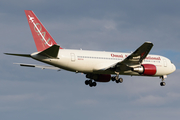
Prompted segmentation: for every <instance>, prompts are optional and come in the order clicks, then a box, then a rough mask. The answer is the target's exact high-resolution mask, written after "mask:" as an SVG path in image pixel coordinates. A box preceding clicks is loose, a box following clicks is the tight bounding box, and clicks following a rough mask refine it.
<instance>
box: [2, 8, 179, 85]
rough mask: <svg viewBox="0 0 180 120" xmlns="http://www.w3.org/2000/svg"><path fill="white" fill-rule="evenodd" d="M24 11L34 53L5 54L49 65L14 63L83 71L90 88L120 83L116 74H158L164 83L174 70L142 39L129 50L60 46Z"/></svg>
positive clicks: (36, 20) (30, 12)
mask: <svg viewBox="0 0 180 120" xmlns="http://www.w3.org/2000/svg"><path fill="white" fill-rule="evenodd" d="M25 14H26V17H27V20H28V23H29V27H30V29H31V32H32V36H33V38H34V42H35V44H36V48H37V52H34V53H32V54H14V53H4V54H6V55H14V56H21V57H28V58H32V59H35V60H37V61H40V62H43V63H46V64H49V65H48V66H42V65H35V64H26V63H16V64H19V65H20V66H25V67H37V68H42V69H55V70H61V69H64V70H67V71H71V72H75V73H84V74H85V75H86V78H87V79H88V80H86V81H85V84H86V85H89V86H90V87H95V86H96V85H97V83H96V82H110V81H116V83H122V82H123V78H120V77H119V75H130V76H149V77H159V78H160V79H161V82H160V85H161V86H165V85H166V83H165V82H164V80H165V78H167V75H169V74H171V73H173V72H174V71H175V70H176V67H175V65H174V64H173V63H172V62H171V61H170V60H169V59H168V58H166V57H163V56H160V55H150V54H149V52H150V50H151V48H152V47H153V43H151V42H144V43H143V44H142V45H141V46H140V47H139V48H137V49H136V50H135V51H134V52H132V53H123V52H105V51H102V52H101V51H89V50H75V49H63V48H62V47H60V45H58V44H57V43H56V42H55V40H54V39H53V38H52V37H51V35H50V34H49V33H48V31H47V30H46V28H45V27H44V26H43V24H42V23H41V22H40V21H39V19H38V18H37V17H36V15H35V14H34V12H33V11H31V10H25ZM111 75H112V76H111Z"/></svg>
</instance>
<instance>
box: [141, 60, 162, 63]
mask: <svg viewBox="0 0 180 120" xmlns="http://www.w3.org/2000/svg"><path fill="white" fill-rule="evenodd" d="M144 62H156V63H160V61H159V60H158V61H157V60H156V61H153V60H144Z"/></svg>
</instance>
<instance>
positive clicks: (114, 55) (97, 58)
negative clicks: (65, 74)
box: [31, 49, 176, 76]
mask: <svg viewBox="0 0 180 120" xmlns="http://www.w3.org/2000/svg"><path fill="white" fill-rule="evenodd" d="M37 53H38V52H36V53H33V54H31V56H32V58H34V59H36V60H39V61H42V62H45V63H48V64H50V65H53V66H55V67H59V68H62V69H65V70H68V71H73V72H82V73H94V74H115V73H114V71H108V70H107V71H106V70H104V69H106V68H108V67H110V66H113V65H114V64H116V63H117V62H121V61H122V60H124V59H125V58H126V57H127V56H128V55H130V53H118V52H99V51H87V50H73V49H60V50H59V54H58V58H59V59H50V58H46V57H44V56H39V55H37ZM142 64H153V65H155V66H156V69H157V71H156V74H155V75H154V76H162V75H168V74H170V73H172V72H174V71H175V69H176V68H175V66H174V64H173V63H171V61H170V60H169V59H168V58H166V57H163V56H159V55H148V56H147V57H146V59H144V60H143V62H142ZM120 74H124V75H139V74H138V73H137V72H133V71H131V70H128V71H123V72H120Z"/></svg>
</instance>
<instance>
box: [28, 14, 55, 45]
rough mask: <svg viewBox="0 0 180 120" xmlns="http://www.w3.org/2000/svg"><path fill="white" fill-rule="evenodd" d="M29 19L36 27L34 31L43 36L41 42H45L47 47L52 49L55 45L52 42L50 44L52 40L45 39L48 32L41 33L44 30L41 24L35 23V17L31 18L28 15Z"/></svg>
mask: <svg viewBox="0 0 180 120" xmlns="http://www.w3.org/2000/svg"><path fill="white" fill-rule="evenodd" d="M28 17H29V21H31V22H32V23H33V25H34V31H35V32H37V33H38V35H41V37H42V39H41V40H42V41H44V42H45V45H48V46H49V47H51V46H52V45H53V43H52V42H51V44H49V43H48V42H49V41H50V40H51V39H50V38H48V40H46V39H45V36H46V32H41V30H42V26H41V24H39V23H35V22H34V17H31V16H30V15H28ZM38 25H39V26H40V28H38V27H37V26H38Z"/></svg>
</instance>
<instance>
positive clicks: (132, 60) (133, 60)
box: [118, 42, 153, 66]
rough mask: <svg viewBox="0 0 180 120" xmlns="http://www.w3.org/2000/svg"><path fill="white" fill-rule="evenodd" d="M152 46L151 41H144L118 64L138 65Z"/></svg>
mask: <svg viewBox="0 0 180 120" xmlns="http://www.w3.org/2000/svg"><path fill="white" fill-rule="evenodd" d="M152 47H153V44H152V43H151V42H145V43H144V44H142V45H141V46H140V47H139V48H138V49H137V50H136V51H134V52H133V53H132V54H131V55H129V56H128V57H127V58H125V59H124V60H123V61H121V62H119V63H118V64H125V65H127V66H134V65H139V64H141V63H142V61H143V60H144V59H145V58H146V56H147V55H148V54H149V52H150V50H151V48H152Z"/></svg>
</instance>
